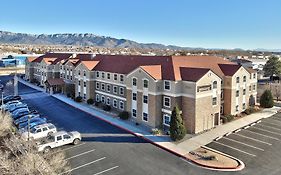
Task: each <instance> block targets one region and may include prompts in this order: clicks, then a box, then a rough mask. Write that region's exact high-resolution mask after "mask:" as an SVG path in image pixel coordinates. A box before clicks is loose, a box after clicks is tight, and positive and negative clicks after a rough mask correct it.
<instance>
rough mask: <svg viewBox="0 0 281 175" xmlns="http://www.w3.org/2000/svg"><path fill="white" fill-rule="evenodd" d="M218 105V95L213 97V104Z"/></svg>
mask: <svg viewBox="0 0 281 175" xmlns="http://www.w3.org/2000/svg"><path fill="white" fill-rule="evenodd" d="M214 105H217V97H213V106H214Z"/></svg>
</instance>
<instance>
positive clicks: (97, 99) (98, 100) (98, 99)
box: [96, 94, 100, 102]
mask: <svg viewBox="0 0 281 175" xmlns="http://www.w3.org/2000/svg"><path fill="white" fill-rule="evenodd" d="M96 101H97V102H100V95H99V94H96Z"/></svg>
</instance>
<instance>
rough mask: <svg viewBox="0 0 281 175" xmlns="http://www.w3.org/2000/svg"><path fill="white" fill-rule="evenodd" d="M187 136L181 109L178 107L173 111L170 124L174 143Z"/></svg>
mask: <svg viewBox="0 0 281 175" xmlns="http://www.w3.org/2000/svg"><path fill="white" fill-rule="evenodd" d="M185 134H186V129H185V126H184V123H183V120H182V116H181V114H180V110H179V108H178V107H177V106H176V107H174V109H173V111H172V116H171V122H170V137H171V139H172V140H173V141H177V140H181V139H183V138H184V136H185Z"/></svg>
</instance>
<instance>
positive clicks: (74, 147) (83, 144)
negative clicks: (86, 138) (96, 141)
mask: <svg viewBox="0 0 281 175" xmlns="http://www.w3.org/2000/svg"><path fill="white" fill-rule="evenodd" d="M85 144H86V143H80V144H78V145H74V146H71V147H69V148H65V149H61V151H66V150H69V149H72V148H76V147H78V146H82V145H85Z"/></svg>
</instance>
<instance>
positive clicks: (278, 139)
mask: <svg viewBox="0 0 281 175" xmlns="http://www.w3.org/2000/svg"><path fill="white" fill-rule="evenodd" d="M244 131H247V132H250V133H253V134H257V135H260V136H263V137H268V138H271V139H274V140H279V139H278V138H276V137H271V136H268V135H264V134H260V133H256V132H253V131H250V130H244Z"/></svg>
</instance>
